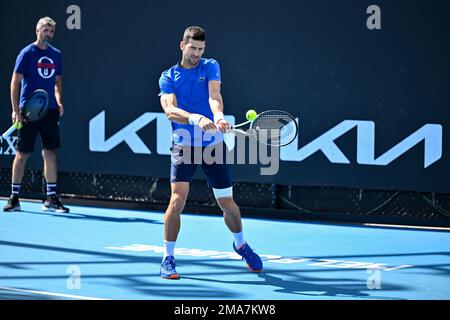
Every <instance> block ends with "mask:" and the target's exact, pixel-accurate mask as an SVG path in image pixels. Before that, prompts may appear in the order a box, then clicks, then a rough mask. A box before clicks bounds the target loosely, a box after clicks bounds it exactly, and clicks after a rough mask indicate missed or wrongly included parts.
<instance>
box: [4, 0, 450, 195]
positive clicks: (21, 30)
mask: <svg viewBox="0 0 450 320" xmlns="http://www.w3.org/2000/svg"><path fill="white" fill-rule="evenodd" d="M24 3H26V5H25V4H24ZM0 6H1V19H0V23H1V25H0V35H1V39H2V41H1V42H0V46H1V50H0V55H1V58H2V67H1V72H0V86H1V87H0V105H1V109H0V126H1V128H4V130H6V129H7V128H8V127H9V125H10V115H11V112H10V95H9V82H10V79H11V73H12V70H13V67H14V62H15V59H16V57H17V54H18V53H19V51H20V50H21V49H22V48H23V47H25V46H26V45H28V44H29V43H31V42H33V41H34V40H35V34H34V30H35V25H36V22H37V21H38V19H39V18H40V17H43V16H51V17H52V18H54V19H55V20H56V22H57V28H56V35H55V38H54V41H53V45H54V46H56V47H57V48H59V49H61V50H62V52H63V79H64V106H65V109H66V112H65V115H64V116H63V118H62V119H61V122H60V128H61V134H62V143H63V147H62V148H61V150H60V156H59V157H60V158H59V169H60V170H61V171H67V172H75V171H78V172H87V173H103V174H120V175H136V176H155V177H161V178H168V177H169V163H170V162H169V161H170V160H169V156H168V153H169V147H170V123H169V122H168V120H167V119H166V117H165V115H164V114H163V113H162V109H161V106H160V102H159V97H158V93H159V87H158V79H159V77H160V75H161V72H162V71H163V70H165V69H168V68H169V67H171V66H172V65H174V64H176V63H177V62H178V61H179V60H180V58H181V52H180V49H179V42H180V41H181V38H182V34H183V31H184V29H185V28H186V27H187V26H190V25H200V26H202V27H203V28H205V30H206V32H207V42H206V45H207V47H206V52H205V54H204V56H205V57H211V58H215V59H216V60H217V61H218V62H219V63H220V66H221V73H222V95H223V98H224V104H225V114H226V115H227V119H229V120H230V122H234V123H239V122H242V121H244V120H245V112H246V110H247V109H250V108H252V109H256V110H257V111H258V112H261V111H264V110H268V109H282V110H285V111H288V112H290V113H291V114H292V115H294V116H295V117H296V118H297V121H298V124H299V128H300V132H299V136H298V138H297V139H296V140H295V141H294V143H292V144H290V145H289V146H287V147H283V148H281V150H280V156H279V160H280V161H279V170H277V173H276V174H275V175H261V174H260V173H261V168H262V167H267V166H268V165H264V164H261V163H260V164H253V165H251V164H247V165H238V164H236V165H233V167H232V170H233V178H234V180H235V181H245V182H264V183H276V184H284V185H322V186H340V187H356V188H368V189H399V190H417V191H433V192H450V183H449V181H450V170H449V163H450V156H449V152H450V141H449V139H448V132H449V126H450V108H449V101H450V90H449V82H450V81H449V79H450V76H449V73H450V59H449V57H450V45H449V42H448V36H449V31H450V28H449V27H450V22H449V21H448V17H447V13H448V7H449V6H448V4H447V2H446V1H433V3H432V4H431V3H430V2H427V1H416V2H414V3H411V2H410V1H403V0H402V1H377V2H376V6H374V3H372V2H371V1H362V0H361V1H357V0H353V1H350V0H346V1H325V0H317V1H284V0H282V1H276V2H275V1H223V2H211V1H196V2H194V3H186V2H184V1H177V0H175V1H170V2H159V1H158V2H156V1H138V0H129V1H125V2H112V1H74V2H72V1H40V2H32V1H25V2H20V3H18V2H10V3H5V2H2V3H1V4H0ZM4 130H3V129H2V131H4ZM14 139H15V138H14V137H9V138H7V139H1V140H0V142H1V144H0V166H1V167H10V166H11V162H12V159H13V155H14V152H15V150H14V147H13V145H14V142H15V141H14ZM230 140H232V139H230ZM231 145H232V142H231ZM36 150H39V148H38V145H37V148H36ZM41 166H42V160H41V159H40V153H39V152H35V154H34V155H33V157H32V158H31V160H30V163H29V166H28V167H29V168H40V167H41ZM199 171H201V170H199ZM198 174H199V175H198V177H199V178H202V174H201V172H198Z"/></svg>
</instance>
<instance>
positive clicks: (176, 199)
mask: <svg viewBox="0 0 450 320" xmlns="http://www.w3.org/2000/svg"><path fill="white" fill-rule="evenodd" d="M205 38H206V34H205V31H204V30H203V29H202V28H200V27H197V26H192V27H188V28H187V29H186V30H185V32H184V36H183V40H182V41H181V43H180V49H181V51H182V59H181V61H180V62H178V63H177V64H176V65H174V66H173V67H171V68H170V69H168V70H166V71H164V72H163V73H162V75H161V77H160V79H159V86H160V90H161V91H160V94H159V95H160V97H161V105H162V108H163V109H164V112H165V114H166V115H167V117H168V119H169V120H170V121H171V123H172V131H173V134H172V138H173V144H172V148H171V170H170V181H171V198H170V203H169V206H168V208H167V210H166V212H165V216H164V257H163V261H162V264H161V268H160V275H161V277H162V278H166V279H178V278H180V276H179V274H178V273H177V271H176V264H175V258H174V248H175V243H176V240H177V237H178V233H179V231H180V222H181V219H180V214H181V212H182V211H183V209H184V206H185V203H186V199H187V196H188V192H189V184H190V182H191V181H192V178H193V176H194V173H195V169H196V166H197V163H196V162H195V161H189V160H192V155H194V157H195V154H198V153H200V154H202V155H203V153H202V152H203V151H204V150H205V148H207V147H209V148H211V145H212V144H214V150H222V151H223V152H218V153H217V154H216V155H215V156H217V158H218V159H219V160H218V161H215V162H214V163H212V164H211V163H210V161H205V159H204V158H203V157H201V159H202V161H201V165H202V168H203V171H204V173H205V174H206V177H207V181H208V185H209V187H211V188H212V190H213V193H214V196H215V198H216V200H217V203H218V205H219V207H220V208H221V209H222V211H223V214H224V220H225V224H226V225H227V227H228V229H229V230H230V231H231V232H232V234H233V237H234V242H233V248H234V250H235V251H236V252H237V253H238V254H239V255H241V256H242V258H243V259H244V260H245V261H246V263H247V266H248V267H249V268H250V269H251V270H252V271H254V272H260V271H261V270H262V269H263V265H262V261H261V259H260V257H259V256H258V255H257V254H256V253H255V252H254V251H253V250H252V248H250V246H249V245H248V243H247V242H246V241H245V238H244V234H243V230H242V222H241V213H240V210H239V207H238V206H237V205H236V203H235V202H234V200H233V187H232V181H231V175H230V171H229V168H228V165H227V164H226V162H225V160H226V159H225V158H226V156H225V154H226V145H225V143H224V141H223V133H224V132H226V131H227V130H230V124H229V123H228V122H227V121H226V120H225V119H224V115H223V100H222V96H221V93H220V85H221V77H220V67H219V63H218V62H217V61H216V60H214V59H205V58H202V55H203V53H204V51H205V45H206V43H205ZM186 133H187V134H186ZM219 144H220V147H218V146H219ZM187 154H190V155H191V156H190V157H189V156H186V155H187ZM199 232H201V231H199Z"/></svg>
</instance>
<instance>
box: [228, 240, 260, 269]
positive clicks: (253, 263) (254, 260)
mask: <svg viewBox="0 0 450 320" xmlns="http://www.w3.org/2000/svg"><path fill="white" fill-rule="evenodd" d="M233 249H234V251H236V253H237V254H238V255H240V256H241V257H242V260H245V262H247V267H249V268H250V270H252V271H253V272H261V271H262V269H263V263H262V261H261V258H260V257H259V256H258V255H257V254H256V253H255V252H254V251H253V249H252V248H250V246H249V245H248V243H247V242H246V243H245V244H243V245H242V246H241V247H240V248H239V249H236V247H235V245H234V241H233Z"/></svg>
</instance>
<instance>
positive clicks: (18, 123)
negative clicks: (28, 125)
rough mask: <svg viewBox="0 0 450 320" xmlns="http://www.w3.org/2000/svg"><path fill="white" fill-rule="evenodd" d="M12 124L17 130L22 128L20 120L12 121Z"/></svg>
mask: <svg viewBox="0 0 450 320" xmlns="http://www.w3.org/2000/svg"><path fill="white" fill-rule="evenodd" d="M14 126H15V127H16V129H17V130H19V129H22V122H20V121H16V123H14Z"/></svg>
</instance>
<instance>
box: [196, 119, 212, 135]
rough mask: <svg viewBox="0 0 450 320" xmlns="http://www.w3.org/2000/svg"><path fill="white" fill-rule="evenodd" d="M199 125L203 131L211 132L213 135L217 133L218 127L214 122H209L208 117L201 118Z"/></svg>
mask: <svg viewBox="0 0 450 320" xmlns="http://www.w3.org/2000/svg"><path fill="white" fill-rule="evenodd" d="M198 125H199V127H200V128H202V130H203V131H209V132H212V133H214V132H216V131H217V127H216V125H215V124H214V122H212V121H211V120H209V119H208V118H207V117H203V118H201V119H200V121H199V123H198Z"/></svg>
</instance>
